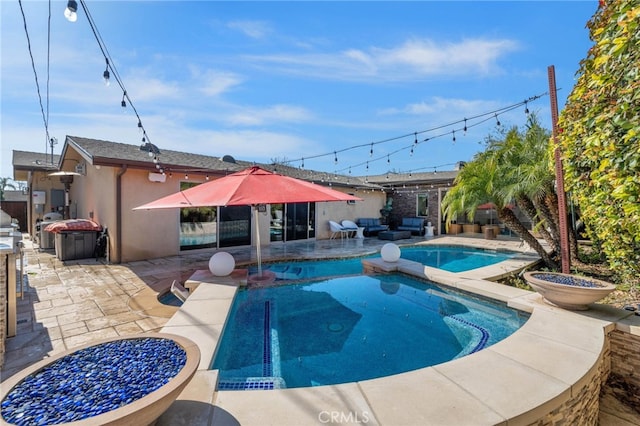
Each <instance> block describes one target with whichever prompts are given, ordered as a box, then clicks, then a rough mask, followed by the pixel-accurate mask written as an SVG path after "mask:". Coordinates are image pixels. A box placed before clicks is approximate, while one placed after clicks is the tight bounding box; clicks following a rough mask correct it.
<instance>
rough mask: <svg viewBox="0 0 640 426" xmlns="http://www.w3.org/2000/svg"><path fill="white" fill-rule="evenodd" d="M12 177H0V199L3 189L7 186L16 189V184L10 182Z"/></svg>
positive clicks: (0, 198) (2, 198) (0, 199)
mask: <svg viewBox="0 0 640 426" xmlns="http://www.w3.org/2000/svg"><path fill="white" fill-rule="evenodd" d="M12 180H13V179H11V178H8V177H0V201H4V190H5V189H7V188H9V189H13V190H15V189H16V186H15V185H14V184H13V183H11V181H12Z"/></svg>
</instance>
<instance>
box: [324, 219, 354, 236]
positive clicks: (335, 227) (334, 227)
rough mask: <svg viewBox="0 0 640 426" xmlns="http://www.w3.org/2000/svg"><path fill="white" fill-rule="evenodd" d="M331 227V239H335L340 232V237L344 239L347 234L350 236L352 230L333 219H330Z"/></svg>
mask: <svg viewBox="0 0 640 426" xmlns="http://www.w3.org/2000/svg"><path fill="white" fill-rule="evenodd" d="M329 229H330V230H331V237H330V238H329V239H330V240H333V239H334V238H335V237H336V235H338V234H340V239H343V238H344V237H345V236H346V237H347V238H349V232H350V231H349V230H348V229H345V228H344V227H343V226H342V225H340V224H339V223H337V222H334V221H333V220H330V221H329Z"/></svg>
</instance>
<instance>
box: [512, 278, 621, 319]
mask: <svg viewBox="0 0 640 426" xmlns="http://www.w3.org/2000/svg"><path fill="white" fill-rule="evenodd" d="M524 279H525V280H526V281H527V283H528V284H529V285H530V286H531V287H532V288H533V289H534V290H535V291H537V292H538V293H540V294H541V295H542V297H543V298H544V299H545V300H546V301H547V302H549V303H550V304H552V305H556V306H558V307H561V308H564V309H568V310H573V311H585V310H587V309H589V306H588V305H589V304H591V303H594V302H596V301H598V300H600V299H602V298H604V297H606V296H607V295H608V294H609V293H611V292H612V291H614V290H615V289H616V286H615V285H613V284H611V283H608V282H606V281H601V280H597V279H595V278H589V277H581V276H577V275H572V274H562V273H559V272H543V271H529V272H525V273H524Z"/></svg>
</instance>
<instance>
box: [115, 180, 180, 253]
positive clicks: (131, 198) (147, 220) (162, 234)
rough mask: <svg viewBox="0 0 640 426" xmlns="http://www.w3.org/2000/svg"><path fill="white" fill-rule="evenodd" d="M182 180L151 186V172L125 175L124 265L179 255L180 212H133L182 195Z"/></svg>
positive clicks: (123, 211)
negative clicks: (166, 198) (170, 197)
mask: <svg viewBox="0 0 640 426" xmlns="http://www.w3.org/2000/svg"><path fill="white" fill-rule="evenodd" d="M180 181H181V179H180V178H178V177H176V176H175V175H174V176H173V177H169V176H167V178H166V181H165V182H151V181H150V180H149V172H148V171H143V170H134V169H129V170H127V171H126V172H125V173H124V174H123V175H122V210H121V215H122V218H121V228H122V232H121V238H122V242H121V248H122V255H121V259H120V261H121V262H131V261H135V260H142V259H152V258H156V257H164V256H172V255H177V254H178V253H179V250H180V209H177V208H176V209H154V210H133V208H134V207H138V206H140V205H142V204H145V203H148V202H151V201H154V200H157V199H158V198H162V197H164V196H166V195H170V194H173V193H175V192H178V191H180Z"/></svg>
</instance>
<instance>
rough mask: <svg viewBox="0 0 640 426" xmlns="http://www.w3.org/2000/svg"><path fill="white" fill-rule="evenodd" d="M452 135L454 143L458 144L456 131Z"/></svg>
mask: <svg viewBox="0 0 640 426" xmlns="http://www.w3.org/2000/svg"><path fill="white" fill-rule="evenodd" d="M451 133H453V143H456V131H455V130H452V131H451Z"/></svg>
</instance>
